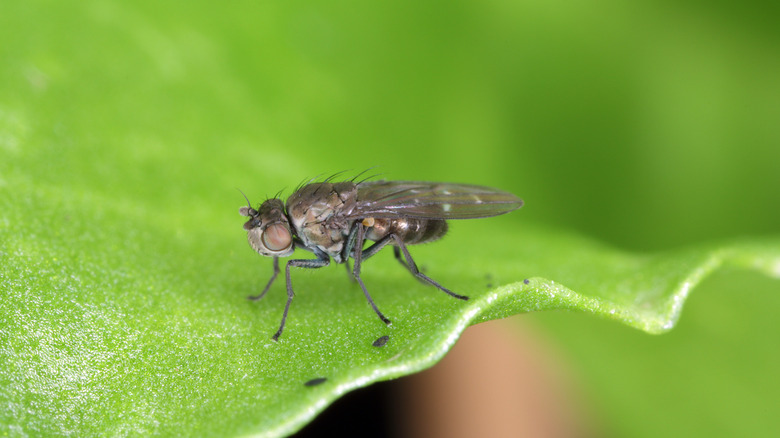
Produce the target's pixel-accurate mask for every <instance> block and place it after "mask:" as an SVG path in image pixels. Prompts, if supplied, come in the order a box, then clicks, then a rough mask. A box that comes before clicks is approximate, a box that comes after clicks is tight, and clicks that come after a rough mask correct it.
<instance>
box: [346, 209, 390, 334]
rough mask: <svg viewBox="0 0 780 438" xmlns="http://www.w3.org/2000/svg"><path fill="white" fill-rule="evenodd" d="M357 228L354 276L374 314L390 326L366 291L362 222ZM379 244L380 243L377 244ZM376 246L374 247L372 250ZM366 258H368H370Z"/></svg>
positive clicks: (358, 223) (357, 224)
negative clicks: (362, 272) (363, 270)
mask: <svg viewBox="0 0 780 438" xmlns="http://www.w3.org/2000/svg"><path fill="white" fill-rule="evenodd" d="M355 226H356V227H357V239H356V242H355V243H356V245H355V254H354V257H355V268H354V271H352V275H354V276H355V279H356V280H357V281H358V283H359V284H360V288H361V289H363V294H364V295H365V296H366V299H367V300H368V303H369V304H371V307H373V308H374V312H376V314H377V316H379V319H381V320H382V322H384V323H385V324H387V325H390V324H391V323H390V320H389V319H387V318H386V317H385V315H382V312H380V311H379V309H378V308H377V307H376V304H374V300H372V299H371V295H369V293H368V289H366V285H365V284H363V279H362V278H360V265H361V264H362V259H363V241H364V238H365V236H364V234H365V230H364V229H363V224H362V223H361V222H357V223H356V224H355ZM377 243H378V242H377ZM374 246H376V244H374V245H372V248H373V247H374ZM375 253H376V251H375V252H374V253H372V254H369V256H368V257H370V256H372V255H373V254H375ZM368 257H366V258H368Z"/></svg>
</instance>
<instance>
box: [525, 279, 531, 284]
mask: <svg viewBox="0 0 780 438" xmlns="http://www.w3.org/2000/svg"><path fill="white" fill-rule="evenodd" d="M530 282H531V280H529V279H527V278H526V279H525V280H523V283H525V284H528V283H530Z"/></svg>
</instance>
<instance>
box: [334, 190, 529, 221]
mask: <svg viewBox="0 0 780 438" xmlns="http://www.w3.org/2000/svg"><path fill="white" fill-rule="evenodd" d="M522 205H523V201H522V200H521V199H520V198H518V197H517V196H515V195H513V194H511V193H509V192H504V191H501V190H498V189H494V188H491V187H484V186H475V185H470V184H450V183H435V182H422V181H368V182H363V183H361V184H359V185H358V201H357V205H356V206H355V208H354V209H352V211H351V212H350V213H349V217H352V218H365V217H376V218H398V217H415V218H423V219H476V218H482V217H491V216H498V215H500V214H504V213H509V212H510V211H513V210H516V209H518V208H520V207H521V206H522Z"/></svg>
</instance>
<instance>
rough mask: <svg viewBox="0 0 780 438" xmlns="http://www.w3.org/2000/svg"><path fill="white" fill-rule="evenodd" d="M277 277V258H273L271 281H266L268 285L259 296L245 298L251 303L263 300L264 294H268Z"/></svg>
mask: <svg viewBox="0 0 780 438" xmlns="http://www.w3.org/2000/svg"><path fill="white" fill-rule="evenodd" d="M277 275H279V257H274V273H273V274H272V275H271V279H270V280H268V284H266V285H265V289H263V291H262V292H260V295H250V296H248V297H247V298H249V299H250V300H253V301H256V300H259V299H260V298H263V297H264V296H265V293H266V292H268V289H270V288H271V285H272V284H273V283H274V280H276V276H277Z"/></svg>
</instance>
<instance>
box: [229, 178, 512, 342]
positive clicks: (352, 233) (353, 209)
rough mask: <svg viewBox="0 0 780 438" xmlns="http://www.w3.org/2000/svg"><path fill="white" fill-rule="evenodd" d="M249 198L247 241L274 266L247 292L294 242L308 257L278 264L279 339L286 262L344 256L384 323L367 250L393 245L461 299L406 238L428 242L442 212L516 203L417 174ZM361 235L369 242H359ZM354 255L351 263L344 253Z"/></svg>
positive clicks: (441, 225) (472, 215) (406, 262)
mask: <svg viewBox="0 0 780 438" xmlns="http://www.w3.org/2000/svg"><path fill="white" fill-rule="evenodd" d="M247 203H248V205H247V206H246V207H241V208H240V209H239V213H240V214H241V215H242V216H247V217H248V218H249V220H248V221H247V222H246V223H245V224H244V230H246V231H247V239H248V240H249V245H250V246H251V247H252V248H253V249H254V250H255V251H257V252H258V253H260V254H262V255H264V256H268V257H273V274H271V279H270V280H268V283H267V284H266V285H265V288H264V289H263V291H262V292H261V293H260V294H259V295H256V296H250V297H249V298H250V299H252V300H259V299H261V298H263V296H265V294H266V292H268V289H269V288H270V287H271V284H273V282H274V280H276V277H277V276H278V275H279V272H280V269H279V258H280V257H288V256H291V255H292V254H293V252H295V249H296V248H301V249H304V250H306V251H310V252H312V253H313V254H314V255H315V257H316V258H314V259H293V260H288V261H287V263H286V266H285V272H284V273H285V279H286V281H287V304H285V306H284V314H283V315H282V322H281V324H280V325H279V330H277V331H276V333H275V334H274V335H273V339H274V340H277V339H279V336H281V334H282V330H284V324H285V322H286V321H287V314H288V312H289V311H290V304H291V303H292V299H293V297H294V296H295V294H294V293H293V287H292V281H291V279H290V268H309V269H316V268H322V267H325V266H328V265H329V264H330V262H331V259H332V260H333V261H335V262H336V263H344V264H345V265H346V267H347V272H348V274H350V275H351V276H352V278H354V280H356V281H357V282H358V284H360V288H361V289H362V290H363V294H364V295H365V296H366V299H367V300H368V303H369V304H370V305H371V307H372V308H373V309H374V312H376V314H377V316H379V319H381V320H382V322H384V323H385V324H388V325H389V324H390V320H389V319H387V318H386V317H385V315H383V314H382V312H380V311H379V308H377V306H376V304H375V303H374V300H373V299H372V298H371V295H370V294H369V293H368V289H366V286H365V284H363V279H362V278H361V277H360V270H361V268H362V266H363V262H365V261H366V260H367V259H369V258H370V257H372V256H374V255H375V254H376V253H378V252H379V251H380V250H381V249H382V248H384V247H385V246H387V245H388V244H389V245H392V247H393V252H394V254H395V258H396V259H397V260H398V261H399V262H400V263H401V264H402V265H403V266H404V267H405V268H406V269H408V270H409V272H411V273H412V275H414V276H415V277H416V278H417V279H419V280H420V281H422V282H423V283H427V284H430V285H432V286H435V287H436V288H438V289H439V290H441V291H443V292H445V293H447V294H448V295H450V296H452V297H454V298H457V299H460V300H468V297H467V296H464V295H458V294H456V293H455V292H453V291H451V290H449V289H447V288H446V287H444V286H442V285H441V284H439V283H438V282H437V281H435V280H433V279H432V278H430V277H428V276H427V275H425V274H423V273H422V272H420V270H419V269H418V268H417V264H416V263H415V262H414V259H412V256H411V254H410V253H409V250H408V249H407V245H413V244H418V243H427V242H433V241H435V240H437V239H439V238H441V237H442V236H444V234H445V233H446V232H447V220H450V219H476V218H483V217H491V216H498V215H501V214H505V213H509V212H511V211H513V210H516V209H518V208H520V207H521V206H522V205H523V201H522V200H521V199H520V198H518V197H517V196H515V195H513V194H511V193H508V192H504V191H501V190H497V189H494V188H490V187H483V186H476V185H468V184H450V183H433V182H420V181H362V182H357V183H356V182H354V180H353V181H344V182H335V183H334V182H330V181H329V179H328V180H325V181H323V182H314V183H311V182H310V183H309V184H305V185H303V186H301V187H299V188H298V189H297V190H296V191H295V192H294V193H293V194H292V195H291V196H290V197H289V198H287V202H286V203H283V202H282V200H281V199H279V198H273V199H268V200H266V201H265V202H263V203H262V204H261V205H260V207H259V208H258V209H254V208H252V205H251V203H250V202H249V200H247ZM366 241H371V242H373V243H371V245H369V246H368V247H367V248H364V246H365V243H366ZM350 258H352V259H353V260H354V267H353V268H352V269H350V267H349V259H350Z"/></svg>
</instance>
